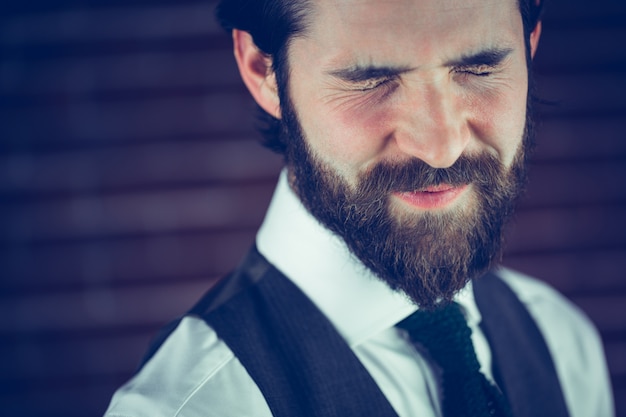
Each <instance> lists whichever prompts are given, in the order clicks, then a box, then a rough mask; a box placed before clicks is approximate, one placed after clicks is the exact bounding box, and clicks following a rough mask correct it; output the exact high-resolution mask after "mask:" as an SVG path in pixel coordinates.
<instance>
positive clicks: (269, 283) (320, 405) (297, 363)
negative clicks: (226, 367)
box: [192, 250, 398, 417]
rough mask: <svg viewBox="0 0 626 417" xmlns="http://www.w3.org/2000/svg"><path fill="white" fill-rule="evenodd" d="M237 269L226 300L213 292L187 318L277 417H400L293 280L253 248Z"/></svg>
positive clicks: (232, 277)
mask: <svg viewBox="0 0 626 417" xmlns="http://www.w3.org/2000/svg"><path fill="white" fill-rule="evenodd" d="M238 271H239V272H236V273H235V274H234V275H233V276H231V277H230V278H231V280H230V281H231V282H230V283H228V284H225V285H224V288H227V287H228V288H230V290H225V291H226V292H231V294H226V295H225V294H224V291H217V292H214V293H213V294H212V296H211V297H210V298H211V300H212V301H211V300H206V301H204V302H201V303H200V304H199V305H198V306H196V308H194V310H192V313H195V314H198V315H200V316H202V317H203V318H204V319H205V320H206V321H207V322H208V323H209V325H211V326H212V327H213V328H214V329H215V331H216V332H217V334H218V335H219V336H220V337H221V338H222V339H223V340H224V341H225V342H226V344H228V346H229V347H230V348H231V349H232V351H233V352H234V354H235V355H236V356H237V358H238V359H239V360H240V361H241V363H242V364H243V366H244V367H245V368H246V370H247V371H248V373H249V374H250V376H251V377H252V379H253V380H254V381H255V382H256V384H257V385H258V386H259V388H260V390H261V392H262V393H263V395H264V396H265V399H266V401H267V402H268V405H269V407H270V409H271V410H272V413H273V415H274V416H276V417H294V416H298V417H307V416H311V417H312V416H318V417H321V416H324V417H331V416H337V417H363V416H377V417H398V416H397V414H396V413H395V411H394V410H393V408H392V407H391V405H390V404H389V402H388V401H387V399H386V398H385V396H384V395H383V393H382V392H381V391H380V389H379V388H378V386H377V385H376V383H375V382H374V380H373V379H372V377H371V376H370V374H369V373H368V372H367V370H366V369H365V368H364V367H363V365H362V364H361V362H360V361H359V360H358V358H357V357H356V356H355V355H354V353H353V352H352V350H351V349H350V347H349V346H348V345H347V344H346V342H345V341H344V340H343V338H342V337H341V336H340V335H339V333H338V332H337V331H336V330H335V328H334V327H333V326H332V325H331V323H330V322H329V321H328V319H326V317H325V316H324V315H323V314H322V313H321V312H320V311H319V310H318V309H317V307H315V306H314V305H313V304H312V302H311V301H310V300H309V299H308V298H307V297H306V296H305V295H304V294H303V293H302V292H300V290H299V289H298V288H297V287H295V286H294V285H293V284H292V283H291V281H289V280H288V279H287V278H286V277H284V276H283V275H282V274H281V273H280V272H279V271H278V270H276V269H275V268H273V267H272V266H271V265H269V264H268V263H267V261H266V260H265V259H264V258H262V256H261V255H260V254H258V252H256V250H253V251H251V253H250V254H249V256H248V257H247V259H246V260H245V262H244V264H243V266H242V267H241V268H239V270H238ZM233 279H234V280H235V281H236V282H239V284H233ZM220 293H221V294H220ZM233 294H234V295H233ZM226 300H227V301H226Z"/></svg>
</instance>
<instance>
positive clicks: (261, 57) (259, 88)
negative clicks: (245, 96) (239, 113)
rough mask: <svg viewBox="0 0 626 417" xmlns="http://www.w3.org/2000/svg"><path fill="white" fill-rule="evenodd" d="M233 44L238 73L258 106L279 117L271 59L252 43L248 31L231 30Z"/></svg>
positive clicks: (278, 102) (278, 104) (276, 90)
mask: <svg viewBox="0 0 626 417" xmlns="http://www.w3.org/2000/svg"><path fill="white" fill-rule="evenodd" d="M233 45H234V50H235V51H234V52H235V59H236V61H237V66H238V67H239V73H240V74H241V78H242V79H243V82H244V84H246V87H248V90H249V91H250V94H252V97H253V98H254V100H255V101H256V102H257V104H258V105H259V106H261V108H262V109H263V110H265V111H266V112H268V113H269V114H270V115H272V116H274V117H275V118H277V119H280V100H279V98H278V87H277V85H276V75H275V74H274V71H273V70H272V60H271V58H269V57H268V56H267V55H266V54H264V53H263V52H262V51H261V50H260V49H259V48H258V47H257V46H256V45H255V43H254V40H253V39H252V36H250V34H249V33H248V32H244V31H241V30H238V29H234V30H233Z"/></svg>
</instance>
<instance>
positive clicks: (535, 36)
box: [530, 20, 541, 58]
mask: <svg viewBox="0 0 626 417" xmlns="http://www.w3.org/2000/svg"><path fill="white" fill-rule="evenodd" d="M540 37H541V20H539V21H538V22H537V25H536V26H535V29H533V31H532V32H531V33H530V57H531V58H534V57H535V54H536V53H537V47H538V46H539V38H540Z"/></svg>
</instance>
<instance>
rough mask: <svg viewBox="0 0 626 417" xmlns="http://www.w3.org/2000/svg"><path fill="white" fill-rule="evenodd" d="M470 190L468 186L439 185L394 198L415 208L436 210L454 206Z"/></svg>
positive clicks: (402, 193)
mask: <svg viewBox="0 0 626 417" xmlns="http://www.w3.org/2000/svg"><path fill="white" fill-rule="evenodd" d="M468 188H469V185H468V184H462V185H450V184H438V185H435V186H431V187H425V188H422V189H419V190H415V191H405V192H399V193H394V196H396V197H398V198H399V199H400V200H402V201H404V202H406V203H408V204H409V205H411V206H413V207H416V208H419V209H422V210H436V209H443V208H446V207H448V206H450V205H452V204H453V203H454V202H455V201H456V200H458V198H459V197H460V196H461V195H462V194H464V192H465V191H466V190H467V189H468Z"/></svg>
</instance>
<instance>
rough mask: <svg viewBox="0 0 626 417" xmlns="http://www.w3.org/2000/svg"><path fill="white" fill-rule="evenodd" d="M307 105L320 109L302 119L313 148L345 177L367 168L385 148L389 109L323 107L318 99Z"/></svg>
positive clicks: (343, 106) (347, 106) (308, 140)
mask: <svg viewBox="0 0 626 417" xmlns="http://www.w3.org/2000/svg"><path fill="white" fill-rule="evenodd" d="M304 105H305V107H304V108H307V107H308V108H309V109H316V111H313V112H309V113H307V114H303V115H302V116H301V123H302V128H303V130H304V134H305V138H306V140H307V142H308V144H309V146H310V148H311V149H312V150H313V152H314V153H315V154H316V156H317V157H319V158H320V159H321V160H323V161H324V162H326V163H327V164H329V165H330V166H331V167H333V168H334V169H335V170H337V171H338V172H339V173H341V174H342V175H343V176H344V177H354V176H356V175H357V174H358V173H359V172H362V171H363V170H365V169H367V167H368V166H369V165H370V164H371V163H373V162H375V160H376V157H377V155H379V154H380V153H381V152H382V150H383V149H384V147H385V142H386V139H385V138H386V136H387V135H386V134H385V131H386V126H387V125H388V114H387V111H386V110H385V109H381V108H375V107H374V106H372V107H369V108H368V107H366V106H358V107H356V106H349V105H336V106H332V105H330V106H320V105H319V103H318V102H316V101H315V100H310V101H307V102H305V103H304ZM319 109H325V110H324V111H319Z"/></svg>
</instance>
